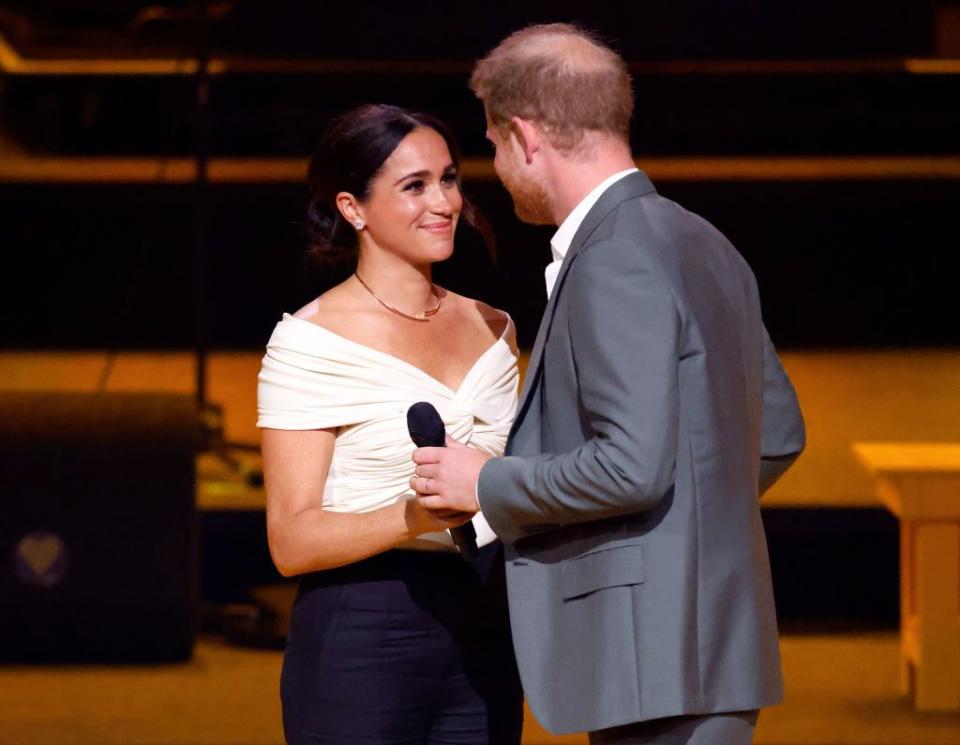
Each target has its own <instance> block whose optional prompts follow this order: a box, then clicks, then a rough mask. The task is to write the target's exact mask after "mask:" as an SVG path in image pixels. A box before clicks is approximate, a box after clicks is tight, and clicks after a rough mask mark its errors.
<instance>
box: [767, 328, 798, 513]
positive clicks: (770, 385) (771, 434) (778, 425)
mask: <svg viewBox="0 0 960 745" xmlns="http://www.w3.org/2000/svg"><path fill="white" fill-rule="evenodd" d="M805 444H806V433H805V431H804V426H803V416H802V414H801V413H800V404H799V403H798V401H797V394H796V392H795V391H794V390H793V385H792V384H791V383H790V378H788V377H787V374H786V373H785V372H784V370H783V366H782V365H781V364H780V358H779V357H778V356H777V351H776V350H775V349H774V348H773V343H772V342H771V341H770V335H769V334H768V333H767V330H766V328H764V329H763V435H762V439H761V442H760V483H759V487H760V494H761V495H762V494H763V493H764V492H765V491H767V489H769V488H770V487H771V486H773V485H774V483H775V482H776V481H777V479H779V478H780V477H781V476H782V475H783V474H784V472H785V471H786V470H787V469H788V468H789V467H790V466H792V465H793V462H794V461H795V460H796V459H797V458H798V457H799V455H800V453H802V452H803V448H804V446H805Z"/></svg>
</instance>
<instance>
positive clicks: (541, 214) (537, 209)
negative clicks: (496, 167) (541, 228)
mask: <svg viewBox="0 0 960 745" xmlns="http://www.w3.org/2000/svg"><path fill="white" fill-rule="evenodd" d="M500 180H501V181H502V182H503V185H504V187H505V188H506V190H507V191H508V192H509V193H510V197H511V198H512V199H513V211H514V212H516V213H517V217H519V218H520V219H521V220H523V221H524V222H525V223H529V224H530V225H554V224H555V223H554V220H553V215H552V214H551V212H550V207H549V204H548V202H547V193H546V192H545V191H544V189H543V187H542V186H540V184H538V183H537V182H536V181H533V180H532V179H523V178H516V177H515V176H513V175H512V174H511V175H510V176H509V177H506V178H504V177H503V176H501V177H500Z"/></svg>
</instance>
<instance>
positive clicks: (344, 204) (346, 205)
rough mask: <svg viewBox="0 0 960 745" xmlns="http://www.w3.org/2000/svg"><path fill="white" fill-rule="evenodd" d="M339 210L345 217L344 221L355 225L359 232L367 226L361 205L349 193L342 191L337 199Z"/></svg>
mask: <svg viewBox="0 0 960 745" xmlns="http://www.w3.org/2000/svg"><path fill="white" fill-rule="evenodd" d="M336 205H337V209H338V210H339V211H340V214H341V215H342V216H343V219H344V220H346V221H347V222H348V223H350V224H351V225H353V227H355V228H356V229H357V230H361V229H362V228H363V226H364V225H365V224H366V220H364V219H363V214H362V212H361V210H360V204H359V203H358V202H357V199H356V197H354V196H353V194H351V193H350V192H348V191H341V192H339V193H338V194H337V198H336Z"/></svg>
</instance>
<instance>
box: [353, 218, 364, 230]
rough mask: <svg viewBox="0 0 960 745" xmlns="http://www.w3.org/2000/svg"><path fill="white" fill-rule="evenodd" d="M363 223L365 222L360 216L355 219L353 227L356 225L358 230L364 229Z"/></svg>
mask: <svg viewBox="0 0 960 745" xmlns="http://www.w3.org/2000/svg"><path fill="white" fill-rule="evenodd" d="M363 225H364V222H363V220H361V219H360V218H359V217H358V218H357V219H356V220H354V221H353V227H355V228H356V229H357V230H363Z"/></svg>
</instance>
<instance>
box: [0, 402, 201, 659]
mask: <svg viewBox="0 0 960 745" xmlns="http://www.w3.org/2000/svg"><path fill="white" fill-rule="evenodd" d="M196 440H197V427H196V406H195V403H194V400H193V398H192V397H191V396H189V395H177V394H159V393H142V394H141V393H108V394H85V393H2V394H0V494H2V496H3V517H2V519H0V661H3V662H41V661H104V662H105V661H121V660H122V661H174V660H185V659H188V658H189V657H190V655H191V652H192V648H193V638H194V625H195V615H196V598H197V566H198V551H197V513H196V510H195V505H194V494H195V465H194V463H195V455H196V444H197V443H196Z"/></svg>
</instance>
